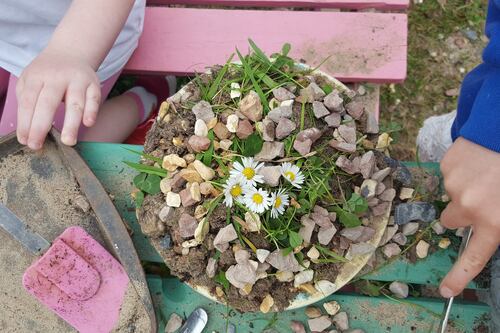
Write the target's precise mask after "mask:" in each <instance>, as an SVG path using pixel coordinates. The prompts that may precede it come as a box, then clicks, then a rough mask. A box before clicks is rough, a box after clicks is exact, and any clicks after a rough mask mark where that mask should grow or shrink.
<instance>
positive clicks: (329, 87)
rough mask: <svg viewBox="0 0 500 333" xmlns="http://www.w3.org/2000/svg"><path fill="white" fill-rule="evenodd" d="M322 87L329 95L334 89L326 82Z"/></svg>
mask: <svg viewBox="0 0 500 333" xmlns="http://www.w3.org/2000/svg"><path fill="white" fill-rule="evenodd" d="M321 89H323V91H324V92H325V94H327V95H328V94H329V93H331V92H332V91H333V87H332V86H331V85H329V84H325V85H324V86H322V87H321Z"/></svg>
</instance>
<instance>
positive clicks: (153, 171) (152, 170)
mask: <svg viewBox="0 0 500 333" xmlns="http://www.w3.org/2000/svg"><path fill="white" fill-rule="evenodd" d="M123 163H125V164H126V165H128V166H129V167H131V168H132V169H135V170H137V171H139V172H144V173H148V174H150V175H157V176H160V177H167V175H168V171H167V170H164V169H161V168H157V167H153V166H149V165H144V164H140V163H135V162H130V161H123Z"/></svg>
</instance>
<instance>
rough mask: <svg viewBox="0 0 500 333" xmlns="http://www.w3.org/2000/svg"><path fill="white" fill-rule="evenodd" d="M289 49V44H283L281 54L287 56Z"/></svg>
mask: <svg viewBox="0 0 500 333" xmlns="http://www.w3.org/2000/svg"><path fill="white" fill-rule="evenodd" d="M291 48H292V46H291V45H290V43H285V44H283V47H282V48H281V54H282V55H284V56H287V55H288V53H289V52H290V49H291Z"/></svg>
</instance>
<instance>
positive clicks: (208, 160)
mask: <svg viewBox="0 0 500 333" xmlns="http://www.w3.org/2000/svg"><path fill="white" fill-rule="evenodd" d="M208 138H209V139H210V141H211V143H210V147H209V148H208V149H207V150H206V151H205V152H204V153H203V157H202V159H201V161H202V162H203V164H205V165H206V166H210V164H212V158H213V156H214V131H213V130H210V131H209V132H208Z"/></svg>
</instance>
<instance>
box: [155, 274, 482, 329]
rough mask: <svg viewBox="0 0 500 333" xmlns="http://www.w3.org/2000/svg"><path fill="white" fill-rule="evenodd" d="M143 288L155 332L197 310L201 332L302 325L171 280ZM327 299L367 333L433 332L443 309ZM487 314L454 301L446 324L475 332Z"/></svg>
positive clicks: (424, 302)
mask: <svg viewBox="0 0 500 333" xmlns="http://www.w3.org/2000/svg"><path fill="white" fill-rule="evenodd" d="M148 285H149V288H150V291H151V294H152V295H153V301H154V302H156V304H157V311H158V313H157V318H164V319H163V320H161V322H160V327H159V328H160V329H159V332H163V328H164V325H165V320H168V318H169V317H170V315H171V314H172V313H174V312H175V313H177V314H178V315H180V316H182V317H186V316H188V315H189V314H190V313H191V312H192V311H193V310H194V309H196V308H198V307H202V308H203V309H205V310H206V311H207V313H208V318H209V320H208V326H207V327H206V328H205V330H204V332H214V331H215V332H226V325H228V324H229V323H232V324H234V325H235V326H236V328H237V330H236V331H237V332H240V333H250V332H263V331H264V330H265V329H270V331H271V332H290V321H292V320H297V321H301V322H302V323H304V324H306V323H307V317H306V316H305V313H304V311H303V310H302V309H299V310H293V311H284V312H280V313H278V314H275V313H268V314H262V313H245V314H241V313H238V312H236V311H233V310H231V309H230V308H227V307H226V306H224V305H222V304H218V303H215V302H212V301H210V300H209V299H207V298H205V297H203V296H201V295H199V294H198V293H196V292H195V291H193V290H192V289H191V288H189V287H188V286H186V285H185V284H183V283H182V282H180V281H179V280H178V279H175V278H163V279H162V278H159V277H156V276H150V277H149V278H148ZM332 300H335V301H337V302H338V303H339V304H340V305H341V309H342V311H346V312H347V314H348V316H349V324H350V327H351V328H353V329H355V328H359V329H363V330H364V331H365V332H370V333H373V332H391V333H408V332H413V333H424V332H437V328H438V325H439V317H440V315H441V311H442V308H443V302H442V301H441V300H435V299H422V298H419V299H414V298H408V299H405V300H403V301H395V300H391V299H388V298H384V297H366V296H362V295H357V294H341V293H339V294H334V295H332V296H330V297H328V298H327V299H326V300H325V302H327V301H332ZM322 304H323V302H318V303H317V304H316V306H318V307H320V308H322ZM488 312H489V308H488V306H486V305H483V304H480V303H461V302H459V301H456V303H455V304H454V305H453V308H452V315H451V320H452V323H453V324H455V325H456V327H457V329H456V330H453V332H463V333H465V332H474V327H475V326H476V325H477V324H479V323H480V322H481V319H482V318H483V317H484V316H486V315H487V313H488ZM306 327H307V324H306ZM331 329H333V328H331ZM308 332H309V330H308Z"/></svg>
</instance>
